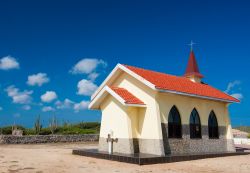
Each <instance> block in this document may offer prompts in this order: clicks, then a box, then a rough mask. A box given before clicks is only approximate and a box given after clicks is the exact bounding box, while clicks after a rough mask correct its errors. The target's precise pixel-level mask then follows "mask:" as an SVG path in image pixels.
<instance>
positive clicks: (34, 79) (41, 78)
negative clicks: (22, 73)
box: [27, 73, 49, 86]
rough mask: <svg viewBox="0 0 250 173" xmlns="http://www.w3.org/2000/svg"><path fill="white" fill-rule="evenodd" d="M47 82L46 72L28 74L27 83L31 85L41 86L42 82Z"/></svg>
mask: <svg viewBox="0 0 250 173" xmlns="http://www.w3.org/2000/svg"><path fill="white" fill-rule="evenodd" d="M48 82H49V78H48V77H47V74H46V73H37V74H33V75H30V76H28V81H27V84H28V85H31V86H35V85H38V86H42V85H43V84H44V83H48Z"/></svg>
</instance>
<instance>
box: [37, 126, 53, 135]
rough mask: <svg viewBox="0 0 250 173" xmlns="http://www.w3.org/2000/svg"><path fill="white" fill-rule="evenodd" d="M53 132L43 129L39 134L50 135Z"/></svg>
mask: <svg viewBox="0 0 250 173" xmlns="http://www.w3.org/2000/svg"><path fill="white" fill-rule="evenodd" d="M50 134H51V131H50V129H49V128H43V129H41V131H40V132H39V135H50Z"/></svg>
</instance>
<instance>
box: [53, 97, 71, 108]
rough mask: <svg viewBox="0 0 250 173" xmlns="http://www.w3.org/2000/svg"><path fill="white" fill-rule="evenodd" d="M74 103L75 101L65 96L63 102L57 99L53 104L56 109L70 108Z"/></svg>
mask: <svg viewBox="0 0 250 173" xmlns="http://www.w3.org/2000/svg"><path fill="white" fill-rule="evenodd" d="M74 103H75V102H73V101H72V100H70V99H67V98H66V99H65V100H64V101H63V102H61V101H59V100H58V101H57V102H56V103H55V105H56V108H57V109H70V108H72V107H73V105H74Z"/></svg>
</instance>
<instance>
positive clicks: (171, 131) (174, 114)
mask: <svg viewBox="0 0 250 173" xmlns="http://www.w3.org/2000/svg"><path fill="white" fill-rule="evenodd" d="M168 137H169V138H181V137H182V132H181V117H180V114H179V111H178V110H177V108H176V107H175V106H173V107H172V108H171V110H170V112H169V114H168Z"/></svg>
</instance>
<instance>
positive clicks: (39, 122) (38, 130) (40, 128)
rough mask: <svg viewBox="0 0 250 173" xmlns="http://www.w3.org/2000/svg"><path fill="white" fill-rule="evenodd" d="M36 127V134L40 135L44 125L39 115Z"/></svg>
mask: <svg viewBox="0 0 250 173" xmlns="http://www.w3.org/2000/svg"><path fill="white" fill-rule="evenodd" d="M34 126H35V132H36V134H37V135H39V133H40V132H41V130H42V124H41V120H40V115H38V117H37V118H36V121H35V124H34Z"/></svg>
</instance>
